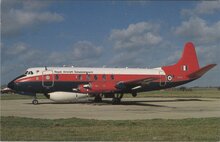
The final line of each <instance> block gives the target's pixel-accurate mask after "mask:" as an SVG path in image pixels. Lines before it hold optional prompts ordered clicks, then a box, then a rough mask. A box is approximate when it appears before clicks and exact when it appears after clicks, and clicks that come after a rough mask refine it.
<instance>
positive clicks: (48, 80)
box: [42, 70, 54, 88]
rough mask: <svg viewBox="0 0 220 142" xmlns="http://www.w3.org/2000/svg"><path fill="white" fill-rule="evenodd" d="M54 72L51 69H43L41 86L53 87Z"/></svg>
mask: <svg viewBox="0 0 220 142" xmlns="http://www.w3.org/2000/svg"><path fill="white" fill-rule="evenodd" d="M53 85H54V74H53V71H52V70H45V71H43V72H42V86H43V87H46V88H50V87H53Z"/></svg>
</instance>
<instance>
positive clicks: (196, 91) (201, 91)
mask: <svg viewBox="0 0 220 142" xmlns="http://www.w3.org/2000/svg"><path fill="white" fill-rule="evenodd" d="M124 97H126V98H131V97H132V96H131V94H125V95H124ZM137 97H139V98H144V97H181V98H220V90H218V89H217V88H193V89H192V91H179V90H160V91H151V92H143V93H138V95H137ZM32 98H33V97H31V96H24V95H18V94H2V95H1V99H2V100H16V99H32ZM37 98H38V99H46V97H45V96H44V95H43V94H37Z"/></svg>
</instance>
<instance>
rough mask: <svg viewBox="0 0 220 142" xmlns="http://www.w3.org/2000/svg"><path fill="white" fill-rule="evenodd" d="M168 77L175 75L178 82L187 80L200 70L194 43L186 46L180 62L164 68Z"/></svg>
mask: <svg viewBox="0 0 220 142" xmlns="http://www.w3.org/2000/svg"><path fill="white" fill-rule="evenodd" d="M162 68H163V70H164V71H165V72H166V74H167V75H173V76H174V78H176V79H177V80H182V79H184V78H185V79H186V77H187V75H189V74H191V73H193V72H195V71H197V70H198V69H199V63H198V59H197V55H196V51H195V47H194V45H193V43H192V42H188V43H186V44H185V47H184V50H183V53H182V57H181V58H180V59H179V61H178V62H177V63H176V64H174V65H171V66H164V67H162Z"/></svg>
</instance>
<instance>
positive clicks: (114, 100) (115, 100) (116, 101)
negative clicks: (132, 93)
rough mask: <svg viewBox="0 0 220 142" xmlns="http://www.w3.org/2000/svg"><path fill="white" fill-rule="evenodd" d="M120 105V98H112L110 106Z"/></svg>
mask: <svg viewBox="0 0 220 142" xmlns="http://www.w3.org/2000/svg"><path fill="white" fill-rule="evenodd" d="M120 103H121V99H120V98H113V99H112V104H113V105H116V104H120Z"/></svg>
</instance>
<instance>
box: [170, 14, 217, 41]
mask: <svg viewBox="0 0 220 142" xmlns="http://www.w3.org/2000/svg"><path fill="white" fill-rule="evenodd" d="M174 33H175V34H176V35H179V36H181V37H184V38H185V39H187V40H193V41H196V42H198V43H213V42H217V41H219V40H220V21H218V22H216V23H213V24H207V22H206V21H205V20H203V19H201V18H199V17H190V19H189V20H188V21H183V22H182V23H181V25H180V26H179V27H176V28H175V30H174Z"/></svg>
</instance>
